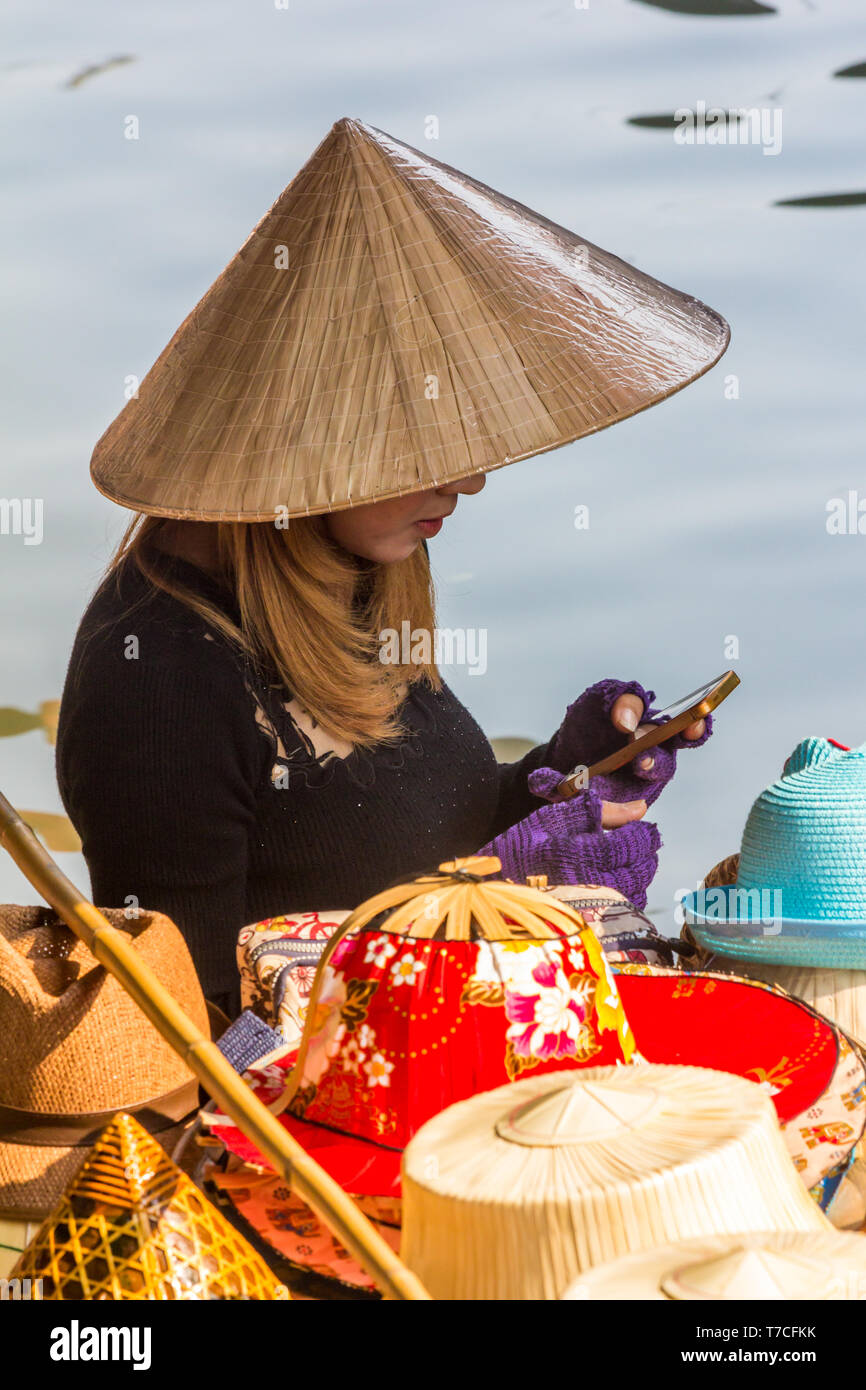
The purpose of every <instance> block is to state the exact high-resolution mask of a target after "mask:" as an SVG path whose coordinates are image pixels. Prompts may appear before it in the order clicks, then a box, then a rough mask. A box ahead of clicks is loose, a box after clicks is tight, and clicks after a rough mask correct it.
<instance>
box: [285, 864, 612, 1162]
mask: <svg viewBox="0 0 866 1390" xmlns="http://www.w3.org/2000/svg"><path fill="white" fill-rule="evenodd" d="M498 867H499V862H498V860H495V859H477V858H468V859H461V860H457V861H452V862H450V863H448V864H443V865H441V866H440V871H439V873H438V874H425V875H422V876H421V877H420V878H418V879H415V880H413V881H412V882H409V883H404V884H398V885H397V886H395V887H394V888H390V889H386V890H385V892H383V893H380V894H378V895H376V896H375V897H373V898H370V899H369V900H368V901H367V902H365V903H362V904H361V906H360V907H358V908H357V909H356V910H355V912H353V913H351V914H350V915H349V917H347V918H346V920H345V921H344V922H343V923H342V924H341V925H340V927H339V930H338V932H337V933H336V934H335V935H334V936H333V937H332V938H331V940H330V941H329V943H328V946H327V948H326V950H325V953H324V955H323V957H322V960H321V963H320V967H319V974H318V977H317V985H316V989H317V990H318V993H317V994H315V993H314V996H313V997H312V998H311V1000H310V1003H309V1005H308V1007H307V1015H306V1020H305V1024H304V1033H303V1037H302V1040H301V1045H300V1048H299V1053H298V1060H297V1063H296V1065H295V1067H294V1070H293V1072H292V1077H291V1079H290V1082H289V1085H288V1087H287V1090H286V1096H287V1097H288V1096H291V1097H292V1098H293V1099H292V1109H293V1111H294V1113H295V1114H296V1115H297V1116H299V1117H302V1118H303V1119H304V1120H305V1121H309V1122H313V1123H316V1124H320V1125H326V1126H327V1127H328V1128H329V1129H330V1130H336V1131H339V1132H341V1133H344V1134H351V1135H354V1136H356V1137H358V1138H363V1139H369V1140H372V1141H373V1142H375V1143H381V1144H383V1145H385V1146H388V1147H390V1148H393V1149H400V1148H402V1147H403V1145H404V1144H405V1143H406V1141H407V1140H408V1138H409V1137H410V1135H411V1134H413V1133H414V1132H415V1130H416V1129H417V1127H418V1125H419V1124H422V1123H423V1122H424V1121H425V1120H426V1119H427V1118H428V1117H429V1116H430V1115H432V1114H435V1113H436V1111H437V1110H441V1109H442V1108H444V1107H445V1106H446V1105H448V1104H449V1103H450V1102H451V1101H453V1100H456V1099H460V1098H462V1097H464V1096H466V1095H471V1094H474V1093H475V1092H476V1091H479V1090H485V1089H489V1088H490V1087H492V1086H496V1085H498V1084H500V1083H501V1082H502V1081H506V1080H508V1079H509V1077H514V1076H517V1075H519V1074H520V1072H521V1071H523V1070H524V1069H525V1068H527V1067H532V1068H533V1069H536V1070H538V1071H545V1072H546V1071H553V1070H556V1071H557V1072H560V1073H561V1072H562V1071H563V1070H565V1069H566V1068H568V1069H569V1070H572V1069H575V1068H581V1069H582V1068H584V1067H586V1066H587V1065H588V1064H589V1063H590V1061H595V1062H602V1061H604V1062H607V1061H610V1062H626V1061H628V1060H629V1059H630V1057H631V1055H632V1053H633V1051H634V1038H633V1037H632V1034H631V1030H630V1028H629V1025H628V1021H627V1019H626V1017H625V1014H624V1011H623V1008H622V1004H621V1001H620V997H619V991H618V988H617V985H616V982H615V980H614V979H613V976H612V975H611V974H610V972H609V970H608V967H607V964H606V962H605V959H604V953H603V951H602V948H601V945H600V943H599V941H598V939H597V938H596V937H595V935H594V934H593V932H592V931H591V929H590V928H589V927H587V925H586V923H585V922H584V920H583V918H582V917H581V916H580V914H579V913H577V912H574V911H573V910H572V909H571V908H569V907H568V906H567V905H566V904H564V903H562V902H560V901H558V900H557V899H555V898H553V897H552V896H551V895H550V894H548V893H543V892H541V891H539V890H538V889H534V888H525V887H522V886H520V885H518V884H513V883H507V882H502V881H488V882H485V881H484V880H483V877H482V876H483V875H484V874H490V873H492V872H495V871H496V870H497V869H498ZM603 1102H604V1096H603V1093H599V1096H598V1097H597V1098H595V1099H593V1100H590V1099H588V1098H584V1100H583V1101H577V1100H575V1101H574V1102H573V1103H574V1105H575V1106H577V1105H579V1104H583V1105H584V1107H585V1108H587V1110H589V1109H592V1111H593V1118H592V1122H593V1124H594V1125H596V1126H597V1125H599V1124H600V1123H602V1119H603V1122H604V1123H606V1124H607V1123H610V1122H612V1119H613V1117H612V1114H611V1113H610V1107H611V1106H613V1105H614V1104H620V1105H624V1106H627V1105H628V1101H619V1100H616V1098H614V1099H610V1100H609V1101H608V1103H607V1108H605V1105H604V1103H603ZM585 1119H586V1122H587V1123H589V1122H590V1118H589V1115H588V1114H587V1116H586V1117H585ZM540 1123H541V1120H540V1119H539V1117H536V1118H535V1120H533V1121H528V1122H527V1124H528V1125H529V1127H531V1126H532V1124H540ZM527 1132H528V1130H527ZM524 1142H533V1141H531V1140H525V1141H524Z"/></svg>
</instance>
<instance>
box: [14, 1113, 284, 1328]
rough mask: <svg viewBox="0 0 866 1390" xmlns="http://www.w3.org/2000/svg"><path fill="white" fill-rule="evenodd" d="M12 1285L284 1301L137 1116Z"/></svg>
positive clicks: (39, 1236)
mask: <svg viewBox="0 0 866 1390" xmlns="http://www.w3.org/2000/svg"><path fill="white" fill-rule="evenodd" d="M12 1278H18V1279H31V1280H33V1279H41V1280H42V1297H43V1298H46V1299H58V1300H61V1301H69V1300H80V1299H86V1300H93V1299H113V1300H125V1299H157V1300H163V1299H185V1300H202V1299H268V1300H270V1299H284V1298H287V1297H288V1293H287V1291H286V1289H285V1287H284V1286H283V1285H282V1284H278V1283H277V1281H276V1280H275V1279H274V1277H273V1275H272V1274H271V1272H270V1270H269V1269H268V1267H267V1265H266V1264H265V1263H264V1261H263V1260H262V1259H261V1257H260V1256H259V1255H257V1254H256V1252H255V1251H254V1250H253V1249H252V1247H251V1246H250V1245H249V1244H248V1243H247V1242H246V1241H245V1240H244V1239H243V1237H242V1236H241V1235H239V1234H238V1232H237V1231H236V1230H235V1229H234V1227H233V1226H231V1225H230V1224H229V1223H228V1221H226V1219H225V1217H224V1216H223V1215H222V1214H221V1213H220V1212H219V1211H217V1209H216V1207H214V1206H212V1205H211V1203H210V1202H208V1201H207V1200H206V1198H205V1197H204V1196H203V1195H202V1193H201V1192H199V1190H198V1188H197V1187H196V1186H195V1184H194V1183H193V1182H192V1181H191V1179H190V1178H188V1177H187V1176H186V1174H185V1173H182V1172H181V1170H180V1169H179V1168H178V1167H177V1166H176V1164H174V1163H172V1161H171V1159H170V1158H169V1157H168V1156H167V1154H166V1153H165V1151H164V1150H163V1149H161V1148H160V1147H159V1145H158V1144H157V1143H156V1141H155V1140H154V1139H152V1138H151V1137H150V1135H149V1134H148V1133H147V1131H146V1130H144V1129H143V1128H142V1126H141V1125H140V1124H139V1123H138V1121H137V1120H134V1119H133V1118H132V1116H131V1115H124V1114H120V1115H117V1116H116V1117H115V1119H114V1120H113V1121H112V1122H111V1124H110V1125H109V1126H108V1128H107V1129H106V1130H105V1131H104V1133H103V1134H102V1135H101V1137H100V1139H99V1140H98V1142H97V1144H96V1145H95V1147H94V1148H93V1150H92V1151H91V1153H90V1155H89V1157H88V1158H87V1159H86V1160H85V1163H84V1166H83V1167H82V1169H81V1171H80V1172H79V1174H78V1175H77V1177H76V1178H75V1179H74V1180H73V1182H72V1183H71V1184H70V1186H69V1187H68V1188H67V1190H66V1192H65V1193H64V1195H63V1197H62V1198H61V1199H60V1202H59V1203H58V1205H57V1206H56V1208H55V1209H54V1211H53V1212H52V1214H51V1216H50V1217H48V1219H47V1220H46V1221H45V1222H43V1224H42V1226H40V1228H39V1230H38V1232H37V1233H36V1235H35V1236H34V1237H33V1240H32V1241H31V1243H30V1245H29V1246H28V1247H27V1249H26V1250H25V1251H24V1253H23V1254H22V1256H21V1258H20V1259H19V1261H18V1263H17V1264H16V1266H15V1268H14V1270H13V1271H12Z"/></svg>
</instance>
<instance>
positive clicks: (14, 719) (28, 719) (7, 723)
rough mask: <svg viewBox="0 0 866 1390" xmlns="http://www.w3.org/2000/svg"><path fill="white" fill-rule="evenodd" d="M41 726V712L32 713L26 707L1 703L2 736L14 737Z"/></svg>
mask: <svg viewBox="0 0 866 1390" xmlns="http://www.w3.org/2000/svg"><path fill="white" fill-rule="evenodd" d="M41 728H42V715H41V714H30V713H28V711H27V710H24V709H13V708H12V706H11V705H0V738H14V736H15V735H16V734H29V733H30V730H31V729H41Z"/></svg>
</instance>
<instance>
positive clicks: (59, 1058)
mask: <svg viewBox="0 0 866 1390" xmlns="http://www.w3.org/2000/svg"><path fill="white" fill-rule="evenodd" d="M105 916H106V917H107V918H108V920H109V921H110V922H111V924H112V926H114V927H117V928H118V929H119V930H121V931H125V932H128V933H129V934H130V935H131V936H132V938H133V941H134V943H135V946H136V949H137V950H138V951H139V953H140V954H141V956H142V958H143V959H144V960H145V961H146V962H147V964H148V965H150V966H151V968H152V969H153V970H155V971H156V973H157V975H158V976H159V978H160V981H161V982H162V984H163V985H164V986H165V987H166V988H167V989H168V990H169V991H170V993H171V994H172V996H173V998H174V999H175V1000H176V1002H177V1003H178V1004H179V1005H180V1007H181V1008H182V1009H183V1010H184V1011H185V1012H186V1013H187V1014H188V1015H189V1016H190V1018H192V1019H193V1021H194V1022H195V1023H196V1024H197V1026H198V1027H200V1028H201V1029H202V1030H203V1031H205V1032H207V1029H208V1013H207V1007H206V1004H205V1000H204V996H203V994H202V991H201V987H200V985H199V982H198V977H197V975H196V972H195V968H194V966H193V963H192V959H191V957H190V954H189V951H188V949H187V946H186V943H185V941H184V939H183V937H182V936H181V934H180V931H179V930H178V928H177V927H176V926H175V924H174V923H173V922H172V921H171V920H170V919H169V918H168V917H165V916H163V914H162V913H159V912H145V911H142V912H140V914H139V916H138V918H137V919H136V920H130V919H128V918H127V917H125V915H124V913H123V911H122V910H119V909H115V910H112V909H105ZM121 1109H125V1110H129V1111H132V1112H133V1113H135V1114H137V1116H138V1118H139V1119H140V1121H141V1122H142V1124H144V1125H145V1126H146V1127H147V1128H148V1129H150V1130H151V1131H152V1132H153V1133H154V1134H155V1136H156V1138H157V1139H158V1140H159V1141H160V1143H161V1144H162V1145H163V1146H164V1147H165V1148H167V1149H169V1150H170V1149H171V1148H172V1147H173V1145H174V1144H176V1143H177V1141H178V1139H179V1138H180V1136H181V1134H182V1133H183V1129H184V1127H185V1126H186V1125H187V1124H189V1123H191V1121H192V1119H193V1118H194V1116H195V1114H196V1113H197V1110H198V1083H197V1081H196V1079H195V1076H194V1075H193V1073H192V1072H191V1071H190V1070H189V1068H188V1067H187V1065H186V1063H185V1062H183V1061H182V1060H181V1058H180V1057H178V1055H177V1053H176V1052H175V1051H174V1049H173V1048H172V1047H171V1046H170V1045H169V1043H167V1042H166V1041H165V1039H164V1038H162V1037H161V1036H160V1034H159V1033H158V1032H157V1030H156V1029H155V1028H154V1026H153V1024H152V1023H150V1022H149V1021H148V1020H147V1019H146V1018H145V1017H144V1016H143V1015H142V1012H141V1009H140V1008H139V1006H138V1005H137V1004H136V1003H135V1001H134V1000H133V999H132V998H131V997H130V996H129V995H128V994H127V992H126V990H125V989H124V988H123V986H122V985H121V984H120V983H119V981H117V980H115V979H114V977H113V976H112V975H110V974H109V973H108V971H106V969H105V967H104V966H102V965H100V964H99V963H98V962H97V961H96V960H95V959H94V957H93V955H92V954H91V952H90V950H89V948H88V947H87V946H86V945H85V944H84V942H83V941H80V940H79V939H78V937H76V936H75V935H74V933H73V932H72V931H71V930H70V929H69V927H67V926H66V925H65V924H64V923H63V922H61V921H60V919H59V918H58V917H57V916H56V915H55V914H54V913H53V912H52V911H51V910H50V909H48V908H41V907H18V906H4V907H0V1218H3V1219H4V1220H7V1221H8V1220H12V1221H22V1222H23V1221H31V1220H41V1219H42V1218H43V1217H45V1216H46V1215H47V1214H48V1212H50V1210H51V1208H52V1207H53V1206H54V1204H55V1202H56V1201H57V1199H58V1197H59V1196H60V1194H61V1193H62V1192H63V1189H64V1187H65V1186H66V1184H67V1182H68V1181H69V1179H70V1178H71V1177H72V1176H73V1174H74V1173H75V1172H76V1171H77V1170H78V1169H79V1168H80V1167H81V1165H82V1163H83V1162H84V1160H85V1158H86V1157H87V1154H88V1152H89V1150H90V1149H91V1147H92V1146H93V1143H94V1141H95V1139H96V1138H97V1136H98V1135H99V1133H100V1132H101V1131H102V1130H103V1129H104V1127H105V1125H106V1124H107V1123H108V1121H109V1120H110V1119H111V1117H112V1116H113V1115H114V1114H115V1112H116V1111H118V1110H121ZM2 1243H3V1244H12V1243H14V1242H13V1240H12V1239H10V1238H7V1239H6V1240H4V1241H3V1242H2Z"/></svg>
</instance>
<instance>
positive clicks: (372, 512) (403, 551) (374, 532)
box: [325, 473, 487, 564]
mask: <svg viewBox="0 0 866 1390" xmlns="http://www.w3.org/2000/svg"><path fill="white" fill-rule="evenodd" d="M486 481H487V479H486V477H485V476H484V474H483V473H473V474H472V476H471V477H469V478H459V479H458V480H457V482H455V483H443V485H442V487H437V488H431V489H430V491H429V492H413V493H412V494H411V496H409V497H393V498H391V499H390V500H389V501H387V502H368V503H366V504H365V505H364V506H362V507H350V508H349V509H348V510H347V511H342V512H330V513H329V514H328V515H327V516H326V518H325V521H326V524H327V528H328V534H329V535H330V537H331V539H332V540H334V541H336V543H337V545H339V546H342V548H343V550H348V551H349V553H350V554H351V555H360V556H361V557H362V559H364V560H375V561H377V562H378V563H379V564H389V563H391V562H392V561H394V560H405V559H406V557H407V556H409V555H411V554H412V551H413V550H415V549H417V547H418V546H419V545H420V544H421V542H422V541H424V540H429V539H430V537H431V536H435V535H436V534H437V533H438V532H439V531H440V530H441V527H442V522H443V521H444V519H445V517H447V516H450V515H451V513H452V512H453V511H454V508H455V507H456V506H457V498H458V496H459V495H460V493H461V492H465V493H467V494H468V493H473V492H480V491H481V489H482V488H483V486H484V484H485V483H486Z"/></svg>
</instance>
